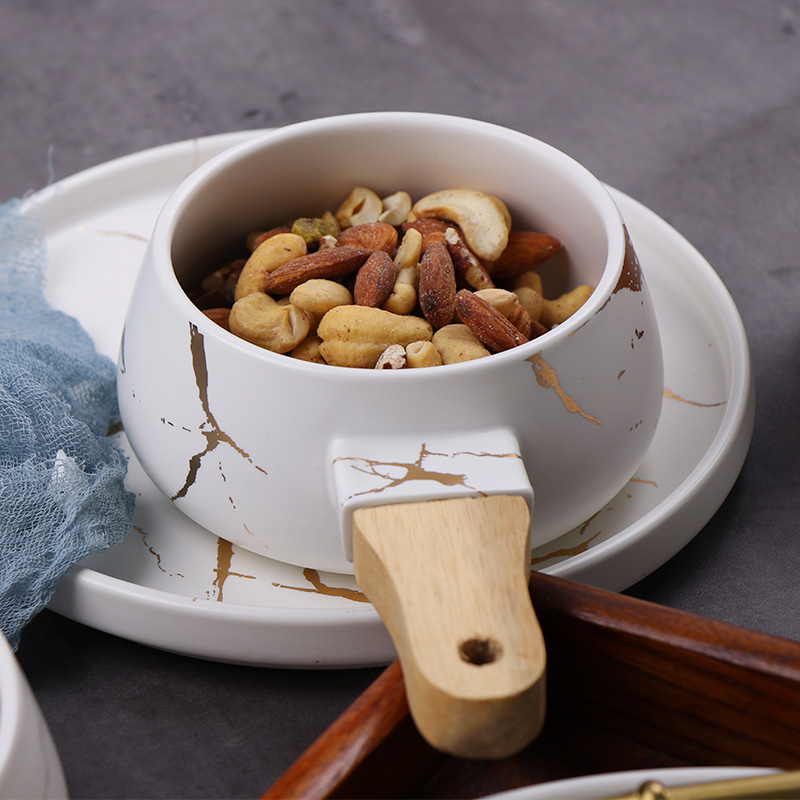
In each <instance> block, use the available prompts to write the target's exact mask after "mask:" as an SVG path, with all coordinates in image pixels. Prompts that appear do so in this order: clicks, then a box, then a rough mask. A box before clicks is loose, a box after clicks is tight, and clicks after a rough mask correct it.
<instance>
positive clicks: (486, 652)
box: [458, 637, 503, 667]
mask: <svg viewBox="0 0 800 800" xmlns="http://www.w3.org/2000/svg"><path fill="white" fill-rule="evenodd" d="M502 652H503V648H502V647H501V646H500V643H499V642H497V641H495V640H494V639H490V638H483V639H481V638H478V637H475V638H473V639H465V640H464V641H463V642H461V644H460V645H459V646H458V654H459V655H460V656H461V658H462V659H463V660H464V661H466V662H467V663H468V664H474V665H475V666H476V667H482V666H483V665H484V664H491V663H492V662H493V661H497V659H498V658H500V656H501V655H502Z"/></svg>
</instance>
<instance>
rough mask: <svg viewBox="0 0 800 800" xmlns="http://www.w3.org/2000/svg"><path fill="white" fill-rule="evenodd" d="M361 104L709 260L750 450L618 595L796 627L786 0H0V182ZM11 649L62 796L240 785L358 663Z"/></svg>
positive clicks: (329, 707) (790, 51)
mask: <svg viewBox="0 0 800 800" xmlns="http://www.w3.org/2000/svg"><path fill="white" fill-rule="evenodd" d="M381 109H413V110H427V111H440V112H446V113H453V114H459V115H464V116H474V117H477V118H480V119H485V120H490V121H494V122H498V123H501V124H503V125H507V126H510V127H514V128H518V129H520V130H523V131H526V132H528V133H531V134H533V135H535V136H537V137H539V138H542V139H544V140H546V141H549V142H550V143H552V144H553V145H555V146H557V147H559V148H561V149H563V150H565V151H567V152H569V153H570V154H572V155H573V156H575V157H576V158H577V159H578V160H580V161H582V162H583V163H584V164H585V165H586V166H587V167H589V169H591V170H592V171H593V172H595V174H597V175H598V176H599V177H600V178H601V179H602V180H604V181H606V182H608V183H610V184H611V185H613V186H615V187H617V188H619V189H621V190H622V191H624V192H626V193H628V194H630V195H632V196H633V197H635V198H637V199H638V200H640V201H641V202H643V203H644V204H646V205H648V206H649V207H651V208H652V209H653V210H654V211H656V212H657V213H658V214H660V215H661V216H663V217H664V218H665V219H666V220H667V221H668V222H670V223H671V224H672V225H674V226H675V227H676V228H677V229H678V230H679V231H680V232H681V233H682V234H683V235H684V236H686V238H687V239H688V240H689V241H690V242H692V244H694V245H695V246H696V247H697V248H698V249H699V250H700V252H701V253H703V255H704V256H705V257H706V258H707V259H708V260H709V261H710V263H711V264H712V265H713V266H714V268H715V269H716V270H717V272H718V273H719V275H720V277H721V278H722V280H723V281H724V282H725V284H726V285H727V287H728V289H729V290H730V292H731V294H732V295H733V298H734V300H735V302H736V304H737V306H738V308H739V311H740V313H741V316H742V319H743V321H744V324H745V327H746V329H747V332H748V336H749V340H750V348H751V353H752V357H753V366H754V373H755V380H756V391H757V403H758V409H757V422H756V429H755V434H754V438H753V442H752V447H751V450H750V453H749V456H748V460H747V462H746V464H745V467H744V470H743V471H742V474H741V477H740V479H739V481H738V482H737V484H736V486H735V487H734V490H733V491H732V492H731V494H730V497H729V498H728V499H727V501H726V502H725V503H724V504H723V506H722V508H721V509H720V510H719V512H718V513H717V514H716V515H715V517H714V518H713V519H712V520H711V521H710V522H709V524H708V525H707V526H706V527H705V528H704V530H703V531H702V532H701V533H700V534H699V535H698V536H697V537H696V539H694V540H693V541H692V543H691V544H690V545H688V546H687V547H686V548H685V549H684V550H683V551H682V552H681V553H679V554H678V555H677V556H676V557H675V558H673V559H672V560H671V561H670V562H669V563H668V564H666V565H665V566H664V567H662V568H661V569H660V570H658V571H657V572H656V573H655V574H653V575H651V576H650V577H649V578H647V579H645V580H644V581H642V582H641V583H639V584H638V585H636V586H634V587H633V588H632V589H631V590H630V593H631V594H635V595H638V596H642V597H646V598H648V599H651V600H655V601H657V602H662V603H666V604H668V605H673V606H676V607H679V608H683V609H687V610H690V611H695V612H698V613H701V614H706V615H708V616H711V617H716V618H719V619H723V620H726V621H730V622H734V623H737V624H741V625H745V626H747V627H752V628H756V629H759V630H764V631H767V632H769V633H775V634H778V635H782V636H787V637H790V638H794V639H799V640H800V616H798V614H797V611H796V603H795V598H796V594H797V592H796V587H797V576H798V574H799V572H800V544H799V543H798V541H797V537H796V531H797V527H798V526H797V518H798V511H800V508H798V507H799V506H800V466H798V459H797V455H796V454H797V448H798V441H800V421H798V415H797V414H796V413H795V400H796V397H797V396H798V394H800V367H799V365H800V256H799V255H798V254H799V253H800V225H798V220H799V219H800V2H798V0H760V1H759V2H758V3H754V2H748V0H707V2H704V3H696V2H694V0H664V2H660V3H641V2H636V0H604V2H602V3H587V2H582V1H581V0H528V1H525V2H523V0H497V1H496V2H491V3H487V2H482V1H481V0H460V1H459V2H455V1H454V0H438V1H437V2H424V1H420V2H412V1H410V0H372V1H370V2H368V1H367V0H329V2H325V3H320V2H311V1H310V0H291V1H290V0H271V2H255V0H157V1H156V0H135V1H134V2H121V0H60V1H59V2H55V0H51V1H50V2H48V1H47V0H24V1H23V0H0V201H4V200H6V199H8V198H10V197H17V196H21V195H23V194H24V193H26V192H28V191H32V190H36V189H39V188H41V187H43V186H44V185H46V184H47V183H48V182H50V181H52V180H58V179H61V178H63V177H66V176H68V175H70V174H73V173H75V172H78V171H80V170H82V169H85V168H87V167H90V166H92V165H94V164H99V163H102V162H104V161H106V160H108V159H111V158H114V157H117V156H120V155H124V154H126V153H131V152H135V151H137V150H141V149H143V148H148V147H151V146H154V145H158V144H162V143H166V142H170V141H175V140H181V139H186V138H190V137H194V136H201V135H205V134H211V133H219V132H223V131H231V130H239V129H244V128H248V129H249V128H260V127H265V126H274V125H281V124H284V123H288V122H293V121H297V120H301V119H307V118H311V117H316V116H324V115H330V114H336V113H341V112H349V111H362V110H381ZM19 655H20V660H21V661H22V663H23V666H24V667H25V668H26V671H27V672H28V675H29V677H30V679H31V682H32V683H33V685H34V688H35V690H36V692H37V695H38V697H39V701H40V703H41V705H42V707H43V709H44V711H45V714H46V716H47V718H48V722H49V723H50V725H51V728H52V729H53V733H54V735H55V738H56V741H57V744H58V746H59V748H60V750H61V753H62V757H63V759H64V763H65V769H66V772H67V777H68V780H69V782H70V787H71V791H72V793H73V796H75V797H178V796H181V797H239V796H256V795H257V794H258V793H259V792H261V791H263V790H264V789H265V788H266V787H267V786H268V785H269V784H270V783H271V782H272V780H274V779H275V778H276V777H277V776H278V775H279V774H280V772H282V771H283V770H284V769H285V768H286V767H288V765H289V764H290V763H291V762H292V761H293V760H294V758H296V757H297V755H299V753H300V752H301V751H302V750H303V749H304V748H305V746H306V745H308V744H309V743H310V742H311V741H312V740H313V738H314V737H315V736H316V735H318V734H319V733H320V732H321V731H322V730H323V729H324V728H325V727H326V726H327V725H328V724H329V723H330V722H331V721H332V720H333V719H334V718H335V717H336V716H337V715H338V714H339V713H340V712H341V711H342V710H343V709H344V707H345V706H346V705H347V704H348V703H349V702H350V701H351V700H352V699H353V698H354V697H355V696H356V695H357V694H358V692H359V691H360V690H361V689H362V688H363V687H364V686H366V684H367V682H368V681H369V680H370V679H371V678H372V677H374V675H375V674H376V671H374V670H367V671H352V672H346V673H336V674H329V673H325V674H317V673H314V674H308V673H302V672H295V673H287V672H278V671H271V670H253V669H243V668H240V667H232V666H224V665H216V664H205V663H200V662H195V661H193V660H191V659H184V658H181V657H178V656H171V655H168V654H164V653H158V652H155V651H150V650H147V649H146V648H142V647H139V646H137V645H134V644H130V643H127V642H123V641H121V640H118V639H115V638H113V637H110V636H106V635H105V634H101V633H98V632H95V631H91V630H88V629H85V628H83V627H82V626H79V625H76V624H74V623H70V622H68V621H66V620H63V619H61V618H59V617H56V616H55V615H52V614H48V613H45V614H44V615H42V617H41V618H39V619H38V620H37V621H36V622H35V623H34V624H33V625H32V626H31V628H30V629H29V631H28V632H27V633H26V634H25V635H24V637H23V644H22V646H21V648H20V653H19Z"/></svg>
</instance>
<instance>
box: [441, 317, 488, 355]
mask: <svg viewBox="0 0 800 800" xmlns="http://www.w3.org/2000/svg"><path fill="white" fill-rule="evenodd" d="M433 345H434V347H435V348H436V349H437V350H438V351H439V355H440V357H441V359H442V363H443V364H458V363H459V362H461V361H473V360H475V359H476V358H483V357H484V356H488V355H491V353H489V351H488V350H487V349H486V348H485V347H484V346H483V345H482V344H481V343H480V342H479V341H478V339H477V337H476V336H475V334H474V333H473V332H472V331H471V330H470V329H469V328H468V327H467V326H466V325H464V324H462V323H453V324H451V325H445V326H444V328H439V330H438V331H436V333H434V334H433Z"/></svg>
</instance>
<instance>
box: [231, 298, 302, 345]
mask: <svg viewBox="0 0 800 800" xmlns="http://www.w3.org/2000/svg"><path fill="white" fill-rule="evenodd" d="M228 324H229V325H230V330H231V333H233V334H236V336H239V337H241V338H242V339H245V340H247V341H248V342H251V343H252V344H255V345H258V346H259V347H263V348H265V349H266V350H272V352H274V353H288V352H289V351H290V350H293V349H294V348H295V347H297V345H298V344H300V342H302V341H303V339H305V338H306V336H307V335H308V332H309V329H310V327H311V323H310V320H309V318H308V315H307V314H306V313H305V312H304V311H300V310H299V309H297V308H295V307H294V306H293V305H291V303H287V304H284V305H282V304H280V303H277V302H276V301H275V300H273V299H272V298H271V297H270V296H269V295H268V294H262V293H260V292H254V293H253V294H248V295H246V296H245V297H243V298H241V300H237V301H236V302H235V303H234V304H233V308H232V309H231V314H230V317H229V319H228Z"/></svg>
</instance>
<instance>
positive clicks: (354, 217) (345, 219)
mask: <svg viewBox="0 0 800 800" xmlns="http://www.w3.org/2000/svg"><path fill="white" fill-rule="evenodd" d="M382 211H383V203H382V202H381V199H380V197H378V195H377V194H375V192H373V191H372V189H367V187H366V186H356V187H355V188H354V189H353V191H352V192H350V194H349V195H348V196H347V197H346V198H345V200H344V202H343V203H342V204H341V205H340V206H339V208H338V210H337V211H336V219H337V220H338V222H339V225H341V226H342V228H349V227H351V226H353V225H361V224H362V223H364V222H377V221H378V217H380V215H381V212H382Z"/></svg>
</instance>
